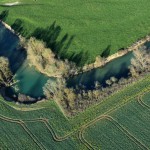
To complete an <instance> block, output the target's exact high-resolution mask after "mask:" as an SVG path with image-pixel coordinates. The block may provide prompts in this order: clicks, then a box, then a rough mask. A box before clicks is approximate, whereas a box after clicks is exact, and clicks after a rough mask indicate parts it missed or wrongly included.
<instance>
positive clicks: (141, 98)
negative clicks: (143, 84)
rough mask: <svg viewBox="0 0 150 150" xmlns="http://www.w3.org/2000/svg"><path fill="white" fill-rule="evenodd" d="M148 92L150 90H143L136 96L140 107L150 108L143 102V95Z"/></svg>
mask: <svg viewBox="0 0 150 150" xmlns="http://www.w3.org/2000/svg"><path fill="white" fill-rule="evenodd" d="M149 92H150V91H147V92H145V93H143V94H142V95H139V96H138V97H137V101H138V103H139V104H140V105H141V106H142V107H145V108H147V109H148V110H150V106H149V105H148V104H146V103H145V102H144V100H143V96H144V95H146V94H147V93H149Z"/></svg>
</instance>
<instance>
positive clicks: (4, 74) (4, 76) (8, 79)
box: [0, 57, 13, 87]
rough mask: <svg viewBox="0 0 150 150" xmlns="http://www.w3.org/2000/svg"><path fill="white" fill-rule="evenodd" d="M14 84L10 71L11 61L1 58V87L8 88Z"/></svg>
mask: <svg viewBox="0 0 150 150" xmlns="http://www.w3.org/2000/svg"><path fill="white" fill-rule="evenodd" d="M12 84H13V74H12V72H11V70H10V69H9V61H8V59H7V58H5V57H0V87H3V86H4V87H7V86H11V85H12Z"/></svg>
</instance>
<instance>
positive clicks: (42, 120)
mask: <svg viewBox="0 0 150 150" xmlns="http://www.w3.org/2000/svg"><path fill="white" fill-rule="evenodd" d="M149 89H150V86H148V87H146V88H145V89H143V90H142V91H140V92H138V93H137V94H136V95H134V96H131V97H127V99H125V101H123V102H122V103H121V104H119V105H117V106H115V107H113V108H112V109H110V110H108V111H106V112H105V113H103V114H101V115H100V116H98V117H96V118H94V119H93V120H91V121H89V122H87V123H86V124H84V125H81V126H80V127H79V128H77V129H76V130H73V131H72V132H70V133H68V134H66V135H64V136H62V137H59V136H57V134H56V132H55V131H54V129H53V128H52V126H51V125H50V123H49V121H48V119H46V118H36V119H22V120H20V119H13V118H9V117H6V116H3V115H1V114H0V117H1V116H2V118H5V119H6V120H8V121H10V122H18V123H20V122H37V121H41V122H44V123H45V125H46V127H47V128H48V130H49V131H50V133H51V134H52V137H53V139H54V140H55V141H59V142H60V141H63V140H66V139H67V138H69V137H70V136H71V135H72V134H75V133H76V132H77V131H79V132H80V130H83V128H85V127H86V126H87V127H88V125H89V124H91V123H92V122H96V121H97V120H99V118H101V117H104V116H105V115H108V114H110V113H112V112H114V111H116V110H117V109H119V108H121V107H122V106H124V105H126V104H127V103H129V102H130V101H129V100H130V99H132V98H135V97H137V96H138V95H139V94H141V93H143V92H145V91H148V90H149ZM88 146H89V145H88ZM89 147H90V146H89Z"/></svg>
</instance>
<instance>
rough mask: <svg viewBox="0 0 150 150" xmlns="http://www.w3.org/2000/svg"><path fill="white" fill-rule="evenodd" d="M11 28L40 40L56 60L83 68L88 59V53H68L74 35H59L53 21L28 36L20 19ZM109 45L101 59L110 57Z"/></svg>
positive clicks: (59, 30) (4, 17)
mask: <svg viewBox="0 0 150 150" xmlns="http://www.w3.org/2000/svg"><path fill="white" fill-rule="evenodd" d="M8 14H9V11H8V10H4V11H3V12H2V13H1V14H0V19H1V20H3V21H5V20H6V18H7V17H8ZM11 28H12V29H14V30H15V32H16V33H18V34H21V35H22V36H24V37H26V38H30V37H35V38H36V39H38V40H42V41H44V42H45V43H46V47H48V48H50V49H51V50H52V51H53V52H54V53H55V55H56V57H57V58H61V59H68V60H69V61H73V62H75V63H76V64H77V65H78V66H83V65H84V64H85V63H86V62H87V60H88V59H89V53H88V51H80V52H79V53H77V52H71V54H70V53H69V52H68V50H69V48H70V46H71V44H72V43H73V40H74V38H75V35H69V34H68V33H66V34H65V35H63V36H62V35H61V33H62V28H61V27H60V26H59V25H57V24H56V21H54V22H53V23H52V24H51V25H50V26H48V27H46V28H42V27H38V28H36V29H35V30H34V31H33V33H31V34H29V32H28V30H27V29H26V28H25V24H24V21H23V20H21V19H16V20H15V21H14V23H13V24H12V25H11ZM110 48H111V45H108V46H107V48H106V49H104V51H103V52H102V53H101V54H100V56H101V57H103V58H106V57H108V56H109V55H110Z"/></svg>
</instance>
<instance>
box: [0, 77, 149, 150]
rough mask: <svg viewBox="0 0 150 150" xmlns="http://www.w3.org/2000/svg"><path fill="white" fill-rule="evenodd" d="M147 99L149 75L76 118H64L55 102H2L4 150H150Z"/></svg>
mask: <svg viewBox="0 0 150 150" xmlns="http://www.w3.org/2000/svg"><path fill="white" fill-rule="evenodd" d="M131 93H132V94H131ZM149 94H150V76H149V75H148V76H146V77H145V78H144V79H141V80H139V81H138V82H137V83H134V84H132V85H130V86H128V87H126V88H124V89H123V90H121V91H119V92H118V93H116V94H114V95H113V96H111V97H109V98H108V99H106V100H104V102H102V103H100V104H98V105H95V106H93V107H91V108H89V109H87V110H86V111H85V112H83V113H80V114H78V115H77V116H76V117H73V118H68V117H66V116H64V115H63V114H62V112H61V111H60V110H59V108H58V107H57V105H56V103H55V102H54V101H45V102H39V103H36V104H32V105H23V104H19V105H15V104H14V103H13V102H7V101H4V100H3V99H2V98H0V128H1V130H0V135H1V137H2V138H0V144H1V145H2V149H4V150H5V149H7V148H8V147H13V148H14V149H16V148H18V149H43V150H45V149H53V150H59V149H60V150H62V149H67V150H70V148H71V149H73V150H74V149H75V150H76V149H77V150H84V149H101V150H105V149H113V148H115V149H126V150H127V149H133V150H134V149H135V150H138V149H139V150H140V149H146V150H147V149H148V148H149V147H150V141H149V139H150V137H149V135H150V117H149V116H150V112H149V111H150V109H149ZM110 102H111V103H110ZM122 114H123V115H122ZM15 141H17V142H15ZM20 143H24V146H23V147H22V144H20Z"/></svg>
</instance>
